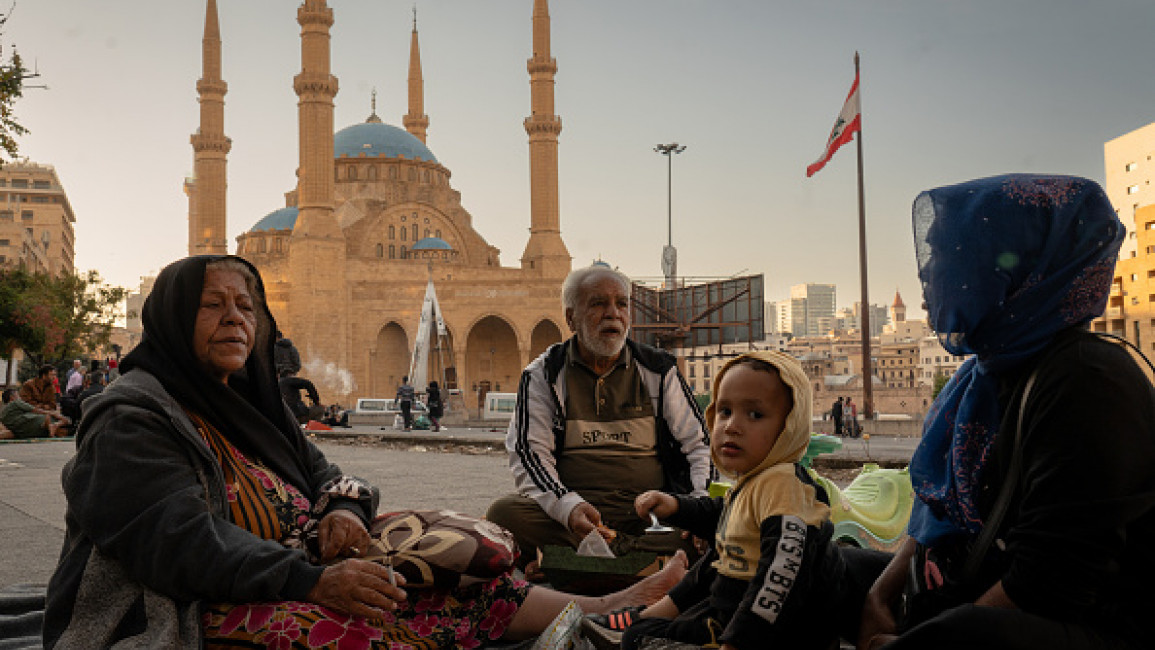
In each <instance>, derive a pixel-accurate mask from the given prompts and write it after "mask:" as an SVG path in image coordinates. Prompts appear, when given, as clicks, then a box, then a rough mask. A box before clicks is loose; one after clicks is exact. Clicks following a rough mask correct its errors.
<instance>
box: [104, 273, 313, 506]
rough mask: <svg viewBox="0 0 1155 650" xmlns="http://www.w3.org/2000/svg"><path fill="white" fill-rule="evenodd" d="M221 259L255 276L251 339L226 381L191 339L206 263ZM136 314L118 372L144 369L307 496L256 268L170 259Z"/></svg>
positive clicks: (299, 440) (299, 445)
mask: <svg viewBox="0 0 1155 650" xmlns="http://www.w3.org/2000/svg"><path fill="white" fill-rule="evenodd" d="M223 259H231V260H236V261H237V262H240V263H241V264H243V265H244V266H245V267H247V268H248V269H249V270H250V271H251V272H252V274H253V277H254V278H256V287H255V293H254V295H253V310H254V314H255V315H256V317H257V326H256V330H255V333H254V336H255V337H256V340H255V341H254V343H253V350H252V352H251V353H250V354H249V358H248V360H246V361H245V367H244V368H243V369H241V370H238V371H237V372H235V373H233V374H232V375H230V376H229V380H228V385H227V386H226V385H225V384H223V383H222V382H221V381H220V380H219V379H217V378H214V377H212V376H211V375H209V374H208V373H207V372H205V371H204V370H203V369H202V368H201V364H200V362H199V361H198V360H197V357H196V354H195V352H194V351H193V343H192V341H193V330H194V329H195V328H196V315H197V310H199V309H200V300H201V289H202V288H203V286H204V277H205V268H206V267H207V266H208V264H209V263H210V262H214V261H217V260H223ZM141 319H142V320H143V322H144V336H143V337H142V339H141V341H140V344H138V345H137V346H136V348H135V349H133V351H132V352H130V353H129V354H128V356H126V357H125V358H124V361H122V362H121V366H120V368H121V372H129V371H131V370H133V369H135V368H140V369H142V370H146V371H148V372H149V373H150V374H151V375H153V376H154V377H156V378H157V380H159V381H160V383H161V384H162V385H163V386H164V388H165V390H166V391H167V392H168V394H169V395H170V396H172V398H173V399H175V400H176V401H177V402H179V403H180V404H181V406H183V407H184V408H186V409H188V410H190V411H192V412H194V413H196V414H197V415H199V416H201V417H203V418H204V419H206V420H208V421H209V422H210V423H211V424H212V425H213V426H214V427H216V429H217V430H218V431H220V432H221V434H222V435H223V436H224V437H225V438H227V439H228V440H229V442H231V443H232V444H233V445H234V446H236V447H237V448H238V449H240V450H241V451H242V452H244V453H245V454H247V455H249V456H250V457H251V458H254V459H259V460H260V461H261V462H263V463H264V464H265V465H266V466H267V467H269V469H271V470H273V471H274V472H276V473H277V474H278V475H279V476H280V477H281V478H282V479H284V480H285V481H288V482H289V483H292V484H293V485H294V486H296V487H297V488H298V489H299V490H301V491H302V492H303V493H304V494H309V493H310V492H311V490H310V489H309V483H308V480H307V479H308V475H309V473H308V471H307V468H306V467H305V464H304V460H303V459H304V458H305V455H304V445H305V444H307V443H306V442H305V440H304V437H303V436H302V435H301V430H300V426H299V425H298V424H297V422H296V420H294V419H293V418H291V417H290V415H289V413H288V411H287V410H286V408H285V404H284V401H283V399H282V398H281V392H280V390H279V388H278V386H277V379H276V376H277V375H276V370H275V369H274V365H273V343H274V340H273V339H274V337H273V332H276V331H277V325H276V322H275V321H274V320H273V315H272V314H271V313H270V312H269V308H268V305H266V304H265V287H264V284H263V283H262V282H261V274H260V273H258V272H257V269H256V267H254V266H253V265H252V264H249V263H248V262H247V261H246V260H244V259H243V258H240V257H235V256H232V255H201V256H197V257H186V258H185V259H182V260H178V261H176V262H173V263H172V264H169V265H168V266H166V267H165V268H164V270H162V271H161V272H160V275H158V276H157V278H156V282H155V283H154V284H153V288H152V293H150V294H149V296H148V299H147V300H145V302H144V308H143V310H142V314H141Z"/></svg>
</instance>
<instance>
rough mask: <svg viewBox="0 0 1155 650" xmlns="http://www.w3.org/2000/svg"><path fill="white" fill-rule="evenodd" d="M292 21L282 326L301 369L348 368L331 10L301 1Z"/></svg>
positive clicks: (320, 1)
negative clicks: (297, 30) (292, 180)
mask: <svg viewBox="0 0 1155 650" xmlns="http://www.w3.org/2000/svg"><path fill="white" fill-rule="evenodd" d="M297 22H298V23H299V24H300V25H301V73H300V74H298V75H297V76H296V77H295V78H294V80H293V89H294V90H295V91H296V93H297V97H298V103H297V106H298V121H299V125H298V132H299V133H300V145H299V151H300V162H299V166H298V170H297V174H298V178H297V208H298V213H297V223H296V224H295V225H294V226H293V234H292V236H291V237H290V239H289V259H288V269H287V276H288V277H287V279H288V286H286V287H285V292H286V295H287V301H288V315H287V316H288V317H287V318H286V319H285V321H286V322H285V327H283V328H282V329H284V330H285V332H286V334H287V335H289V336H292V338H293V339H294V340H295V341H296V342H297V347H298V349H300V351H301V355H302V361H303V362H304V363H305V364H306V366H308V365H310V364H311V363H323V364H336V365H337V366H338V367H340V368H346V367H347V364H348V337H349V332H348V316H347V308H348V304H349V301H348V299H347V292H348V288H347V287H346V285H345V235H344V232H343V231H342V230H341V227H340V226H339V225H338V224H337V218H336V215H335V214H334V209H333V207H334V200H333V197H334V189H335V188H334V185H335V184H334V179H333V174H334V168H335V163H334V159H333V97H335V96H336V95H337V78H336V77H334V76H333V75H332V74H330V71H329V41H330V38H329V29H330V28H331V27H332V26H333V10H332V9H330V8H329V7H328V5H327V3H326V0H304V2H303V3H302V4H301V6H300V7H298V9H297ZM277 316H278V318H280V317H281V315H280V314H278V315H277ZM326 390H329V391H333V388H331V387H326ZM333 392H336V391H333ZM342 397H347V396H344V395H343V396H342Z"/></svg>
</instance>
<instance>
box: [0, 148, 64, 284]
mask: <svg viewBox="0 0 1155 650" xmlns="http://www.w3.org/2000/svg"><path fill="white" fill-rule="evenodd" d="M74 223H76V216H75V215H74V214H73V213H72V204H71V203H69V202H68V195H67V194H65V193H64V187H62V186H61V184H60V178H58V177H57V176H56V169H55V168H54V167H52V166H51V165H40V164H37V163H33V162H27V161H24V162H12V163H8V164H6V165H4V166H3V167H0V264H13V265H19V266H23V267H24V268H26V269H28V270H29V271H33V272H41V273H49V274H51V275H62V274H63V275H71V274H72V273H73V272H74V271H75V268H74V266H73V261H74V259H75V257H76V234H75V232H74V231H73V227H72V224H74Z"/></svg>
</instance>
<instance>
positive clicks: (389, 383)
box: [369, 321, 412, 397]
mask: <svg viewBox="0 0 1155 650" xmlns="http://www.w3.org/2000/svg"><path fill="white" fill-rule="evenodd" d="M411 349H412V346H411V345H410V343H409V335H408V334H406V333H405V328H404V327H402V326H401V325H400V324H399V323H398V322H397V321H389V322H388V323H385V325H383V326H382V327H381V329H380V330H378V331H377V339H376V344H375V345H374V346H373V347H372V348H371V349H370V351H369V382H370V385H371V386H372V391H373V392H372V395H371V396H372V397H392V396H393V394H394V393H395V392H396V391H397V386H399V385H400V384H401V378H402V377H404V376H405V375H407V374H409V355H410V351H411Z"/></svg>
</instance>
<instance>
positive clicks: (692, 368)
mask: <svg viewBox="0 0 1155 650" xmlns="http://www.w3.org/2000/svg"><path fill="white" fill-rule="evenodd" d="M690 376H691V377H693V376H694V366H693V365H692V364H691V365H690Z"/></svg>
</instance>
